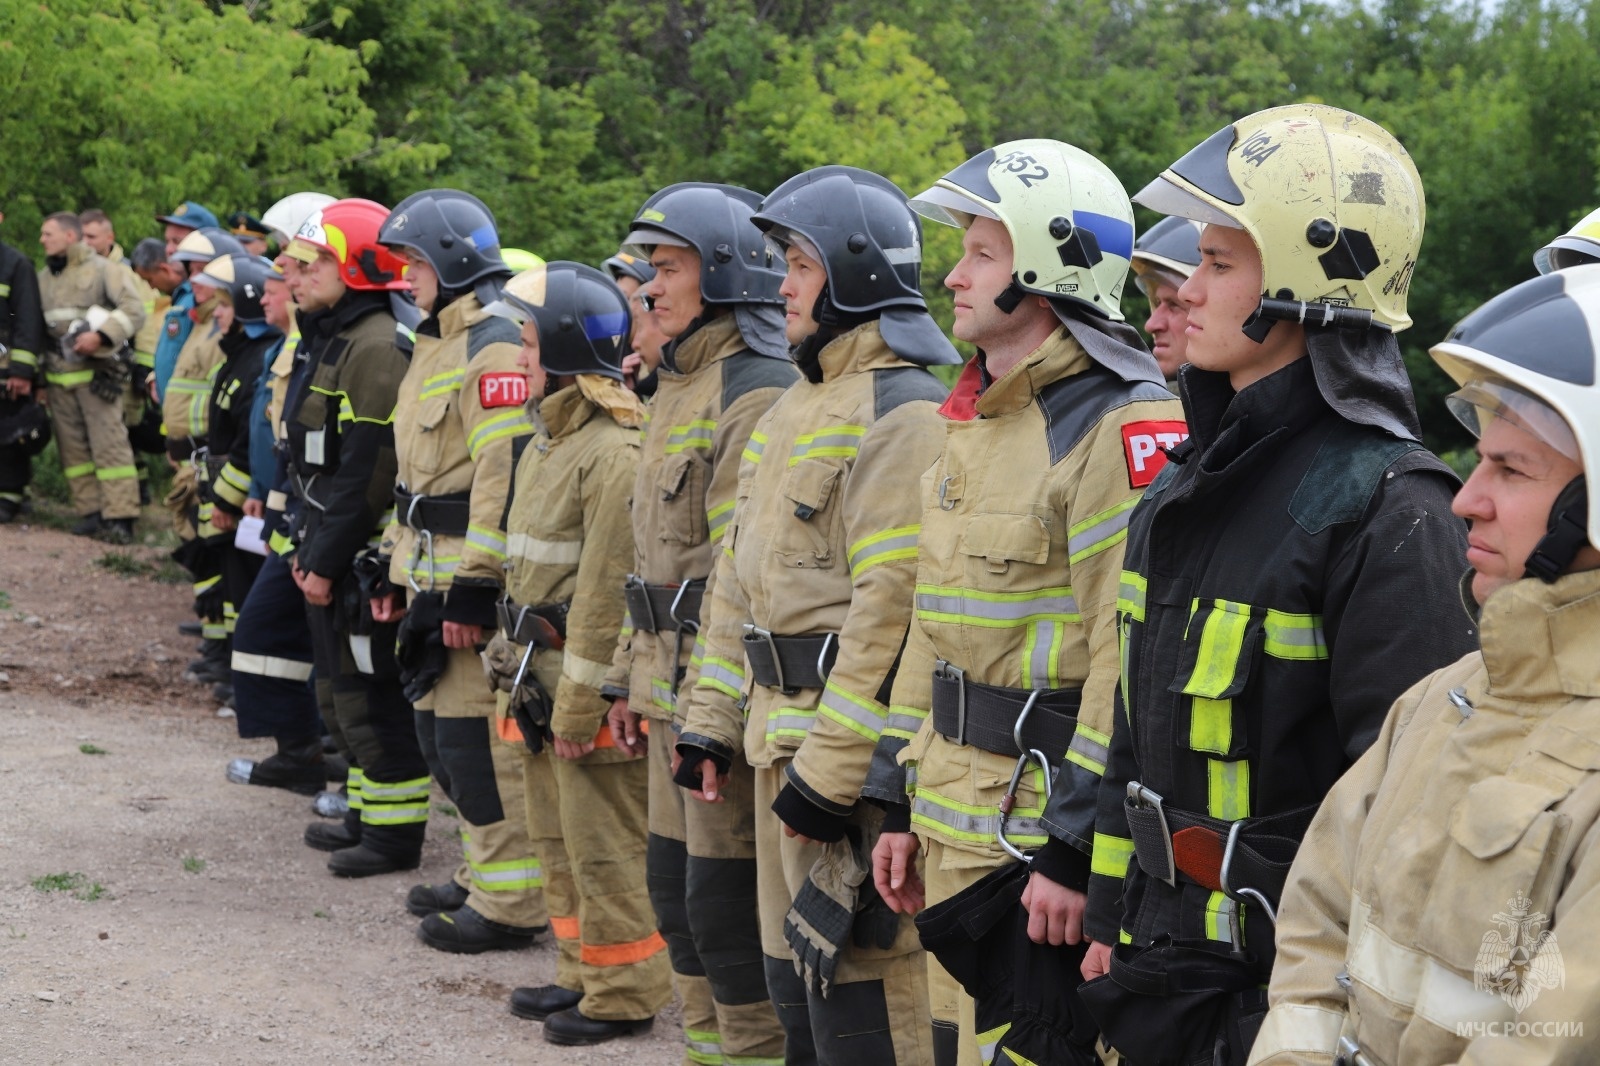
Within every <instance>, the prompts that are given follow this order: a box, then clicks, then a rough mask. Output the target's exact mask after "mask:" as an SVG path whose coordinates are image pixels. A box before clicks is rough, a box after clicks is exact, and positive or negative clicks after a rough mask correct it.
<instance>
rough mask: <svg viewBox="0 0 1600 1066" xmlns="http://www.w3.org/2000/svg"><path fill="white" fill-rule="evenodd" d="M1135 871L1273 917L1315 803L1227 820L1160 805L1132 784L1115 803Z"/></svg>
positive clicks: (1149, 793)
mask: <svg viewBox="0 0 1600 1066" xmlns="http://www.w3.org/2000/svg"><path fill="white" fill-rule="evenodd" d="M1122 810H1123V814H1124V815H1125V816H1126V817H1127V819H1128V835H1129V836H1131V837H1132V838H1133V851H1134V857H1135V858H1136V859H1137V860H1138V863H1139V869H1141V870H1143V871H1144V872H1145V873H1146V874H1149V875H1150V876H1151V877H1154V878H1156V879H1157V880H1160V881H1165V882H1166V883H1167V884H1169V885H1173V886H1176V885H1177V884H1178V882H1180V881H1184V882H1188V883H1191V884H1196V885H1200V886H1201V887H1202V888H1207V889H1210V890H1211V891H1213V892H1223V893H1226V894H1227V895H1228V896H1229V897H1231V898H1232V899H1235V900H1239V901H1241V902H1242V901H1244V900H1247V899H1253V900H1254V901H1255V902H1256V903H1257V904H1259V905H1262V906H1264V907H1265V909H1266V911H1267V915H1268V917H1271V918H1272V919H1273V920H1274V921H1276V920H1277V916H1276V910H1277V906H1278V900H1279V898H1280V897H1281V896H1282V894H1283V886H1284V882H1285V881H1287V880H1288V877H1289V866H1290V864H1291V863H1293V862H1294V856H1295V852H1296V851H1298V850H1299V848H1300V841H1301V839H1302V838H1303V837H1304V836H1305V833H1306V830H1307V829H1308V828H1309V827H1310V825H1311V818H1312V816H1313V815H1315V814H1316V813H1317V804H1315V803H1311V804H1307V805H1305V806H1303V807H1296V808H1294V809H1293V810H1290V811H1285V812H1283V813H1281V814H1269V815H1262V816H1260V817H1254V818H1241V819H1239V820H1238V821H1233V822H1229V821H1226V820H1224V819H1221V818H1213V817H1211V816H1209V815H1205V814H1200V813H1198V812H1196V811H1185V810H1179V809H1177V808H1174V807H1170V806H1168V805H1167V803H1166V801H1165V800H1164V799H1163V798H1162V796H1161V795H1160V793H1157V792H1155V791H1153V790H1151V789H1149V788H1147V787H1145V786H1144V785H1143V784H1141V783H1139V782H1138V781H1130V782H1128V794H1127V797H1126V798H1125V799H1124V800H1123V801H1122Z"/></svg>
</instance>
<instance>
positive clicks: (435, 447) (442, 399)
mask: <svg viewBox="0 0 1600 1066" xmlns="http://www.w3.org/2000/svg"><path fill="white" fill-rule="evenodd" d="M454 399H455V397H454V394H446V395H444V396H430V397H429V398H427V399H426V400H423V401H422V402H421V403H419V404H417V414H416V420H415V431H414V432H413V433H412V434H410V436H409V438H408V439H407V440H405V441H404V442H402V443H401V444H400V447H401V449H402V454H403V455H404V456H405V464H406V466H407V467H409V468H410V469H411V470H413V471H415V472H416V473H418V474H436V473H438V472H439V469H440V467H442V466H443V465H444V460H445V453H446V449H447V447H448V443H449V442H448V440H447V438H448V437H450V436H451V433H450V421H451V420H450V419H448V418H447V417H446V416H448V415H449V414H450V409H451V407H452V406H454ZM462 450H465V445H463V446H462Z"/></svg>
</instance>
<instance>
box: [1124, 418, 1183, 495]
mask: <svg viewBox="0 0 1600 1066" xmlns="http://www.w3.org/2000/svg"><path fill="white" fill-rule="evenodd" d="M1188 437H1189V426H1188V425H1187V423H1184V422H1182V421H1177V420H1174V421H1170V422H1131V423H1129V424H1128V425H1126V426H1123V427H1122V452H1123V456H1124V458H1126V459H1127V461H1128V484H1129V485H1130V486H1132V487H1133V488H1136V489H1142V488H1144V487H1145V486H1146V485H1148V484H1150V482H1152V481H1154V480H1155V479H1156V475H1157V474H1159V473H1161V468H1162V467H1164V466H1166V465H1167V456H1166V453H1165V452H1163V451H1162V450H1161V449H1163V448H1175V447H1177V446H1178V445H1179V444H1182V443H1183V442H1184V441H1185V440H1187V439H1188Z"/></svg>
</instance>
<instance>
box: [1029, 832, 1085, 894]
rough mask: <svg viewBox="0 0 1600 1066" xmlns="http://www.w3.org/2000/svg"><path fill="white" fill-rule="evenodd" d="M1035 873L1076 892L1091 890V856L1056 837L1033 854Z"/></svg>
mask: <svg viewBox="0 0 1600 1066" xmlns="http://www.w3.org/2000/svg"><path fill="white" fill-rule="evenodd" d="M1033 872H1034V873H1036V874H1042V875H1044V876H1045V877H1047V878H1049V879H1050V880H1052V881H1054V882H1055V883H1056V884H1058V885H1060V886H1061V887H1062V888H1070V889H1072V890H1073V891H1074V892H1086V891H1087V890H1088V888H1089V856H1087V855H1085V854H1084V853H1083V852H1081V851H1079V850H1078V849H1077V848H1075V847H1073V846H1072V845H1071V844H1067V843H1064V842H1062V841H1060V840H1057V839H1056V838H1055V837H1051V838H1050V840H1049V842H1048V843H1046V844H1045V846H1044V847H1042V848H1040V849H1039V850H1038V851H1036V852H1034V853H1033Z"/></svg>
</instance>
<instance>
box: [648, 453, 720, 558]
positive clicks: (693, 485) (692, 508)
mask: <svg viewBox="0 0 1600 1066" xmlns="http://www.w3.org/2000/svg"><path fill="white" fill-rule="evenodd" d="M707 476H708V472H707V469H706V464H705V463H704V462H702V461H701V460H700V458H699V456H698V455H697V454H695V453H694V452H692V451H683V452H679V453H678V454H676V455H669V456H667V457H666V460H665V461H664V462H663V463H662V464H661V473H660V474H659V475H657V477H656V489H657V491H658V493H659V496H660V500H661V518H662V521H661V531H660V533H659V534H657V535H658V536H659V537H660V538H661V539H662V540H664V541H668V542H669V543H673V544H682V545H684V546H685V547H691V548H692V547H694V546H696V545H698V544H704V543H705V541H706V536H707V533H708V522H707V519H706V481H707Z"/></svg>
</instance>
